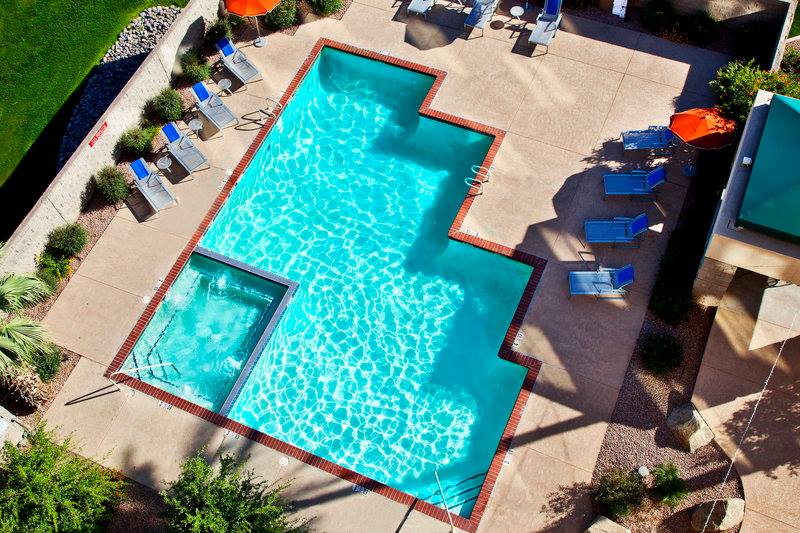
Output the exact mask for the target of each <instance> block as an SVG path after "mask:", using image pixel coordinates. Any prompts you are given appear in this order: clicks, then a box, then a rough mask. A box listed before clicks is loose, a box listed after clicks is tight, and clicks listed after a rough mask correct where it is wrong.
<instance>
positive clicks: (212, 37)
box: [205, 17, 233, 46]
mask: <svg viewBox="0 0 800 533" xmlns="http://www.w3.org/2000/svg"><path fill="white" fill-rule="evenodd" d="M232 36H233V28H231V23H230V22H228V18H227V17H220V18H218V19H217V20H216V21H214V24H212V25H211V26H209V27H208V28H206V33H205V41H206V43H207V44H209V45H211V46H214V43H216V42H217V41H219V40H220V39H222V38H223V37H228V38H230V37H232Z"/></svg>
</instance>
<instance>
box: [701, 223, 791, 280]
mask: <svg viewBox="0 0 800 533" xmlns="http://www.w3.org/2000/svg"><path fill="white" fill-rule="evenodd" d="M706 257H710V258H711V259H715V260H717V261H721V262H723V263H727V264H729V265H733V266H736V267H739V268H745V269H747V270H750V271H752V272H758V273H759V274H763V275H764V276H768V277H770V278H776V279H780V280H783V281H789V282H791V283H794V284H795V285H800V261H799V260H798V259H797V258H796V257H790V256H787V255H783V254H780V253H777V252H774V251H772V250H767V249H765V248H759V247H757V246H753V245H751V244H747V243H745V242H742V241H737V240H734V239H730V238H728V237H725V236H724V235H718V234H715V235H714V236H713V237H712V239H711V242H709V244H708V249H707V250H706Z"/></svg>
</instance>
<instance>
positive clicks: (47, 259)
mask: <svg viewBox="0 0 800 533" xmlns="http://www.w3.org/2000/svg"><path fill="white" fill-rule="evenodd" d="M38 263H39V279H42V280H43V281H44V279H43V278H42V275H41V273H42V272H45V271H47V272H49V274H45V277H47V276H55V278H56V279H57V280H58V281H61V280H62V279H64V278H67V277H69V275H70V274H72V259H71V258H69V257H65V256H58V257H56V256H55V255H53V254H52V253H50V252H48V251H47V250H45V251H44V252H42V253H41V255H40V256H39V258H38Z"/></svg>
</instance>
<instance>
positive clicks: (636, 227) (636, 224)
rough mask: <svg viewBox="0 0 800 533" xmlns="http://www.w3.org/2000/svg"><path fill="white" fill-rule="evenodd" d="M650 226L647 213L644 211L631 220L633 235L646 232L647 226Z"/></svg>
mask: <svg viewBox="0 0 800 533" xmlns="http://www.w3.org/2000/svg"><path fill="white" fill-rule="evenodd" d="M649 226H650V224H649V222H648V221H647V215H646V214H645V213H642V214H641V215H639V216H638V217H636V218H634V219H633V220H632V221H631V235H632V236H636V235H639V234H640V233H644V232H645V231H647V228H648V227H649Z"/></svg>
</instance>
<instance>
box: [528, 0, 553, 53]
mask: <svg viewBox="0 0 800 533" xmlns="http://www.w3.org/2000/svg"><path fill="white" fill-rule="evenodd" d="M559 24H561V0H544V9H542V12H541V13H539V16H537V17H536V26H534V28H533V31H532V32H531V36H530V37H528V43H529V44H533V45H537V46H544V47H545V53H547V52H548V51H549V50H550V42H551V41H552V40H553V39H554V38H555V36H556V32H557V31H558V25H559Z"/></svg>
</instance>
